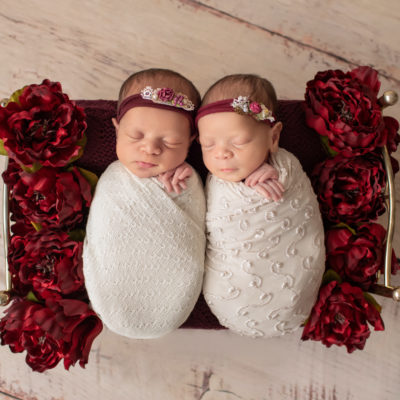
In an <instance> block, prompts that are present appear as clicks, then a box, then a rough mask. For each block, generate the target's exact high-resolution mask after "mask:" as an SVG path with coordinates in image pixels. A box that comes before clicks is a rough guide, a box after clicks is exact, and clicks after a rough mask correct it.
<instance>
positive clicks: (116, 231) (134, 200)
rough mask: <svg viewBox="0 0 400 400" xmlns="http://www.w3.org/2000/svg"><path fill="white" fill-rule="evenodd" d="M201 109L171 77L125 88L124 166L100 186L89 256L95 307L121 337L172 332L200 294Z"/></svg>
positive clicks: (160, 74)
mask: <svg viewBox="0 0 400 400" xmlns="http://www.w3.org/2000/svg"><path fill="white" fill-rule="evenodd" d="M189 99H191V100H189ZM199 102H200V96H199V94H198V91H197V90H196V88H195V87H194V86H193V84H192V83H191V82H190V81H188V80H187V79H186V78H184V77H183V76H181V75H179V74H177V73H175V72H173V71H169V70H162V69H151V70H146V71H142V72H139V73H136V74H134V75H132V76H131V77H129V78H128V79H127V80H126V81H125V83H124V84H123V85H122V87H121V90H120V99H119V104H118V112H117V118H116V120H113V123H114V126H115V129H116V136H117V146H116V150H117V156H118V160H117V161H115V162H114V163H112V164H111V165H110V166H109V167H108V168H107V169H106V171H105V172H104V173H103V174H102V175H101V177H100V179H99V182H98V184H97V187H96V192H95V196H94V200H93V203H92V205H91V208H90V213H89V219H88V223H87V229H86V238H85V242H84V251H83V262H84V264H83V268H84V275H85V283H86V288H87V291H88V294H89V298H90V301H91V304H92V307H93V309H94V310H95V311H96V312H97V313H98V314H99V316H100V317H101V319H102V321H103V322H104V324H105V325H106V326H107V327H108V328H109V329H111V330H112V331H114V332H116V333H118V334H120V335H124V336H128V337H131V338H136V339H140V338H156V337H160V336H162V335H165V334H167V333H169V332H171V331H173V330H174V329H176V328H178V327H179V326H180V325H181V324H182V323H183V322H184V321H185V320H186V319H187V317H188V316H189V314H190V312H191V311H192V309H193V307H194V305H195V303H196V301H197V299H198V296H199V294H200V291H201V286H202V280H203V271H204V252H205V234H204V218H205V198H204V192H203V187H202V183H201V180H200V178H199V176H198V175H197V173H196V172H195V171H194V170H192V168H191V166H190V165H188V164H187V163H185V159H186V156H187V153H188V149H189V146H190V143H191V142H192V140H193V139H194V137H195V135H194V120H193V112H194V109H195V106H197V105H198V104H199Z"/></svg>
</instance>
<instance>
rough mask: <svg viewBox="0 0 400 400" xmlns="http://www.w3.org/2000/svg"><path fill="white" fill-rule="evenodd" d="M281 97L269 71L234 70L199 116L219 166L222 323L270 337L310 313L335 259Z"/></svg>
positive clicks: (215, 293) (207, 283) (210, 231)
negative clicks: (290, 144)
mask: <svg viewBox="0 0 400 400" xmlns="http://www.w3.org/2000/svg"><path fill="white" fill-rule="evenodd" d="M276 104H277V100H276V94H275V90H274V88H273V86H272V85H271V83H270V82H269V81H267V80H266V79H263V78H260V77H258V76H255V75H230V76H228V77H225V78H222V79H221V80H219V81H218V82H217V83H215V84H214V85H213V86H211V88H210V89H209V90H208V91H207V93H206V94H205V96H204V99H203V103H202V107H201V108H200V109H199V111H198V113H197V117H196V123H197V125H198V129H199V138H200V144H201V148H202V153H203V160H204V163H205V165H206V167H207V168H208V170H209V172H210V174H209V176H208V178H207V185H206V199H207V214H206V231H207V249H206V261H205V277H204V283H203V294H204V297H205V299H206V301H207V304H208V305H209V307H210V309H211V311H212V312H213V313H214V314H215V316H216V317H217V318H218V320H219V322H220V323H221V324H222V325H224V326H225V327H227V328H229V329H231V330H232V331H235V332H237V333H239V334H242V335H247V336H252V337H265V338H268V337H272V336H279V335H283V334H285V333H289V332H293V331H294V330H295V329H297V328H298V327H299V326H300V325H301V324H302V323H304V322H305V320H306V319H307V317H308V316H309V313H310V311H311V308H312V306H313V305H314V303H315V300H316V297H317V293H318V289H319V286H320V283H321V278H322V274H323V271H324V267H325V248H324V230H323V225H322V220H321V216H320V213H319V207H318V202H317V199H316V196H315V194H314V192H313V189H312V187H311V183H310V181H309V179H308V177H307V175H306V174H305V173H304V171H303V169H302V167H301V165H300V162H299V161H298V160H297V158H296V157H295V156H294V155H293V154H291V153H289V152H288V151H286V150H284V149H280V148H279V147H278V142H279V136H280V132H281V130H282V123H281V122H277V121H276V117H275V115H274V110H275V109H276Z"/></svg>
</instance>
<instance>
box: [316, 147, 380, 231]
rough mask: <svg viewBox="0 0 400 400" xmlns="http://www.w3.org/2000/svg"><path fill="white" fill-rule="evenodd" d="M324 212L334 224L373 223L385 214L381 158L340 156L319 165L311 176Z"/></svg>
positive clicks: (372, 156) (373, 156)
mask: <svg viewBox="0 0 400 400" xmlns="http://www.w3.org/2000/svg"><path fill="white" fill-rule="evenodd" d="M312 175H313V176H312V180H313V186H314V190H315V192H316V194H317V196H318V201H319V204H320V209H321V213H322V214H323V216H324V217H325V218H326V219H328V220H329V221H331V222H344V223H347V224H352V223H356V222H361V221H368V220H374V219H376V218H377V216H378V215H381V214H382V213H383V212H384V211H385V207H384V198H383V195H384V192H385V185H386V173H385V170H384V167H383V165H382V161H381V159H380V158H379V157H377V156H375V155H373V154H371V155H368V156H364V157H354V158H346V157H343V156H342V155H340V154H339V155H337V156H336V157H333V158H328V159H327V160H325V161H323V162H322V163H320V164H318V165H317V166H316V167H315V169H314V171H313V174H312Z"/></svg>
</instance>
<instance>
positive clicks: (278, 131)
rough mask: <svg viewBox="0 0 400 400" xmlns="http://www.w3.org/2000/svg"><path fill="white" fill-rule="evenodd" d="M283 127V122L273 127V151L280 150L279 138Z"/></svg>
mask: <svg viewBox="0 0 400 400" xmlns="http://www.w3.org/2000/svg"><path fill="white" fill-rule="evenodd" d="M282 128H283V125H282V122H277V123H276V124H275V125H274V126H273V127H272V129H271V135H272V146H271V151H272V152H273V153H275V152H276V151H278V145H279V138H280V136H281V132H282Z"/></svg>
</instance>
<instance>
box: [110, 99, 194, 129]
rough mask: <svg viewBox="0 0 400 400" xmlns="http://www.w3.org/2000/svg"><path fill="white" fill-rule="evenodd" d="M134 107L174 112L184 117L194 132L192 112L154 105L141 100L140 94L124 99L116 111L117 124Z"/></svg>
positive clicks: (151, 102) (149, 101) (150, 101)
mask: <svg viewBox="0 0 400 400" xmlns="http://www.w3.org/2000/svg"><path fill="white" fill-rule="evenodd" d="M134 107H153V108H160V109H163V110H168V111H174V112H177V113H179V114H182V115H184V116H185V117H186V118H187V119H188V120H189V123H190V129H191V131H192V132H194V130H195V126H194V114H195V113H194V111H187V110H184V109H183V108H178V107H175V106H173V105H167V104H160V103H155V102H153V101H152V100H147V99H143V98H142V95H141V94H134V95H132V96H128V97H127V98H125V99H124V100H123V101H122V103H121V104H120V105H119V107H118V110H117V122H118V123H119V122H120V121H121V119H122V117H123V116H124V115H125V114H126V113H127V112H128V111H129V110H130V109H131V108H134Z"/></svg>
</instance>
